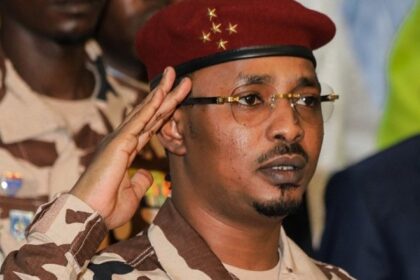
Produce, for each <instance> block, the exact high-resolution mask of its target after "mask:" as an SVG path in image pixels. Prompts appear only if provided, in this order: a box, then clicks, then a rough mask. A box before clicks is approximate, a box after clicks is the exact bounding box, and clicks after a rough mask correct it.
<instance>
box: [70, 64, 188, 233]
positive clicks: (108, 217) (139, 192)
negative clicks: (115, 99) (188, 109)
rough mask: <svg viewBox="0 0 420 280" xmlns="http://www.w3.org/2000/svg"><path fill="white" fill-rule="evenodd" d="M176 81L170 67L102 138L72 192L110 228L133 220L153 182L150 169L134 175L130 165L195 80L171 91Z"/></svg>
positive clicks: (181, 84) (183, 82)
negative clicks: (121, 121) (89, 163)
mask: <svg viewBox="0 0 420 280" xmlns="http://www.w3.org/2000/svg"><path fill="white" fill-rule="evenodd" d="M174 80H175V71H174V69H173V68H171V67H169V68H167V69H166V70H165V72H164V75H163V78H162V80H161V82H160V84H159V85H158V86H157V87H156V88H155V89H154V90H153V91H152V92H151V93H150V94H149V95H148V96H147V98H146V99H145V100H144V101H143V102H142V103H141V104H140V105H138V106H137V107H136V108H135V109H133V111H132V112H131V113H130V114H129V115H128V116H127V118H126V119H125V120H124V121H123V123H122V124H121V125H120V126H119V127H118V128H117V129H116V130H115V131H114V132H113V133H111V134H110V135H108V136H107V137H106V138H105V139H104V141H102V143H101V145H100V147H99V149H98V151H97V153H96V156H95V158H94V160H93V161H92V163H91V165H90V166H89V167H88V168H87V170H86V172H85V173H84V174H83V175H82V176H81V177H80V179H79V181H78V182H77V183H76V185H75V186H74V187H73V188H72V190H71V191H70V193H71V194H73V195H75V196H77V197H78V198H80V199H82V200H83V201H85V202H86V203H87V204H88V205H90V206H91V207H92V208H93V209H95V210H96V211H98V212H99V214H101V215H102V217H103V218H104V219H105V223H106V225H107V227H108V228H109V229H113V228H115V227H118V226H120V225H122V224H124V223H126V222H127V221H129V220H130V218H131V217H132V215H133V214H134V212H135V211H136V209H137V207H138V204H139V202H140V199H141V198H142V197H143V195H144V193H145V192H146V190H147V188H148V187H149V186H150V185H151V184H152V181H153V179H152V176H151V174H150V173H149V172H147V171H146V170H142V169H140V170H138V171H137V172H136V173H135V175H134V176H133V177H131V178H130V177H129V176H128V168H129V167H130V165H131V163H132V161H133V159H134V158H135V156H136V155H137V153H138V152H139V151H141V149H142V148H143V147H144V146H145V145H146V144H147V142H148V141H149V140H150V137H151V136H152V135H153V134H154V133H156V132H157V131H158V130H159V129H160V127H161V126H162V125H163V123H164V122H165V121H167V120H168V118H169V117H170V116H171V115H172V114H173V112H174V111H175V110H176V108H177V105H178V104H179V103H180V102H181V101H182V100H183V99H184V98H185V97H186V95H187V94H188V92H189V91H190V90H191V81H190V79H189V78H185V79H183V80H182V81H181V83H180V84H179V85H178V86H177V87H176V88H175V89H173V90H172V91H171V88H172V85H173V83H174Z"/></svg>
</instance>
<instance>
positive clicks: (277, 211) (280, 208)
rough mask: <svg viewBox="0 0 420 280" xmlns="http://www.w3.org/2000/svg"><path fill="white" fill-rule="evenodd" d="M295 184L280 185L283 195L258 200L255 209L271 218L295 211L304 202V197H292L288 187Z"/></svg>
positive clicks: (284, 215)
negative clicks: (262, 200)
mask: <svg viewBox="0 0 420 280" xmlns="http://www.w3.org/2000/svg"><path fill="white" fill-rule="evenodd" d="M293 187H294V186H280V189H281V195H280V197H279V198H276V199H272V200H268V201H264V202H258V201H254V202H253V203H252V206H253V207H254V209H255V210H256V211H257V212H258V213H259V214H260V215H263V216H265V217H269V218H284V217H286V216H288V215H290V214H292V213H294V212H295V211H296V210H297V209H298V208H299V206H300V204H301V202H302V197H301V196H300V197H299V198H291V197H290V195H289V194H288V189H290V188H293Z"/></svg>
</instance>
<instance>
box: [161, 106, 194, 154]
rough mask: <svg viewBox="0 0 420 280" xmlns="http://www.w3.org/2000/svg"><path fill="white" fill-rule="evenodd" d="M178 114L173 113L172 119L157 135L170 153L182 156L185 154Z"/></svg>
mask: <svg viewBox="0 0 420 280" xmlns="http://www.w3.org/2000/svg"><path fill="white" fill-rule="evenodd" d="M180 114H181V113H180V112H179V111H178V110H177V111H175V113H174V115H173V116H172V118H171V119H170V120H169V121H167V122H166V123H165V124H164V125H163V126H162V128H161V129H160V130H159V133H158V134H157V136H158V138H159V141H160V142H161V143H162V145H163V146H164V147H165V148H166V149H167V150H168V151H169V152H171V153H173V154H175V155H178V156H182V155H184V154H185V153H186V152H187V149H186V147H185V143H184V134H183V129H182V125H181V123H180Z"/></svg>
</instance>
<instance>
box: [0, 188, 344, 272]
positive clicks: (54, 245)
mask: <svg viewBox="0 0 420 280" xmlns="http://www.w3.org/2000/svg"><path fill="white" fill-rule="evenodd" d="M47 210H48V211H47ZM105 232H106V226H105V224H104V222H103V220H102V218H101V217H100V216H99V215H98V213H95V212H94V211H93V210H92V209H90V208H89V207H88V206H87V205H86V204H85V203H83V202H82V201H81V200H79V199H77V198H76V197H74V196H72V195H68V194H64V195H62V196H60V197H59V198H57V199H56V201H55V202H53V203H52V202H51V203H49V204H46V205H44V206H43V207H42V208H41V209H40V210H39V212H38V214H37V215H36V217H35V220H34V223H33V224H32V226H31V228H30V230H29V236H28V241H29V244H27V245H24V246H23V247H22V248H21V249H20V251H16V252H13V253H11V254H10V255H9V256H8V257H7V259H6V260H5V262H4V264H3V267H2V270H1V275H3V276H4V277H5V279H35V278H32V277H39V279H76V278H77V277H79V278H77V279H194V280H199V279H218V280H221V279H237V278H236V277H235V276H234V275H232V274H231V273H229V272H228V271H227V270H226V269H225V267H224V266H223V264H222V263H221V261H220V260H219V259H218V258H217V257H216V256H215V255H214V253H213V252H212V251H211V249H210V248H209V247H208V245H207V244H206V243H205V242H204V240H203V239H202V238H201V237H200V235H199V234H198V233H197V232H196V231H195V230H194V229H193V228H192V227H191V226H190V225H189V224H188V222H187V221H185V220H184V219H183V218H182V216H181V215H180V214H179V213H178V211H177V210H176V208H175V207H174V205H173V203H172V201H171V199H168V200H167V201H166V202H165V204H164V205H163V206H162V208H161V209H160V212H159V214H158V216H157V217H156V219H155V221H154V222H153V224H152V225H151V226H150V227H149V228H148V230H146V231H143V232H140V233H139V234H138V235H137V236H136V237H135V238H132V239H130V240H127V241H122V242H120V243H118V244H115V245H113V246H111V247H109V248H107V249H106V250H104V251H102V252H100V253H99V254H96V255H95V250H96V248H97V246H98V244H99V240H101V239H102V237H103V236H104V235H105ZM279 246H280V252H281V255H282V256H283V257H282V258H281V272H280V273H281V274H280V278H281V279H305V280H306V279H352V278H351V277H349V276H348V275H347V274H346V273H345V272H344V271H342V270H340V269H338V268H336V267H333V266H330V265H326V264H322V263H319V262H316V261H313V260H312V259H310V258H309V257H308V256H306V255H305V253H303V251H301V250H300V249H299V248H298V247H297V246H296V245H295V244H294V243H293V242H292V241H291V240H290V239H289V238H287V236H286V235H285V233H284V231H282V232H281V236H280V242H279ZM0 277H1V276H0ZM36 279H38V278H36Z"/></svg>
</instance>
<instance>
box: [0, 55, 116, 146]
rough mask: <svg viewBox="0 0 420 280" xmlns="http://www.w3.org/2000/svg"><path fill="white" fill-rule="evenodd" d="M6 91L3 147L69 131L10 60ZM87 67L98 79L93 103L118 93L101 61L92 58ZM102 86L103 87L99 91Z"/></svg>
mask: <svg viewBox="0 0 420 280" xmlns="http://www.w3.org/2000/svg"><path fill="white" fill-rule="evenodd" d="M4 64H5V68H4V70H3V73H2V76H3V77H4V84H3V88H4V89H5V91H6V94H5V95H4V96H3V98H2V99H1V100H0V112H1V113H0V123H1V126H0V137H1V139H2V142H3V143H6V144H7V143H14V142H20V141H24V140H27V139H31V138H35V137H40V136H42V135H43V134H45V133H46V132H49V131H54V130H59V129H66V122H65V120H64V119H63V118H62V117H61V116H60V115H59V114H57V112H55V111H54V110H52V109H51V108H50V107H49V105H48V104H46V103H45V102H44V101H43V100H42V98H40V94H39V93H37V92H35V91H33V90H32V89H31V88H30V87H29V85H28V84H27V83H26V82H25V81H24V80H23V79H22V78H21V77H20V76H19V74H18V73H17V72H16V70H15V68H14V67H13V64H12V62H11V61H10V60H8V59H5V60H4ZM87 67H88V69H89V70H91V71H92V73H93V74H94V77H95V84H96V85H95V90H94V93H93V95H92V98H93V99H101V100H105V99H106V97H105V96H106V93H107V92H111V93H113V95H115V93H114V92H113V90H112V89H111V87H110V86H109V83H108V82H106V83H105V80H106V77H105V70H104V71H102V72H103V73H102V72H101V71H100V67H98V61H97V60H92V59H91V58H89V60H88V61H87ZM98 86H99V87H98Z"/></svg>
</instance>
